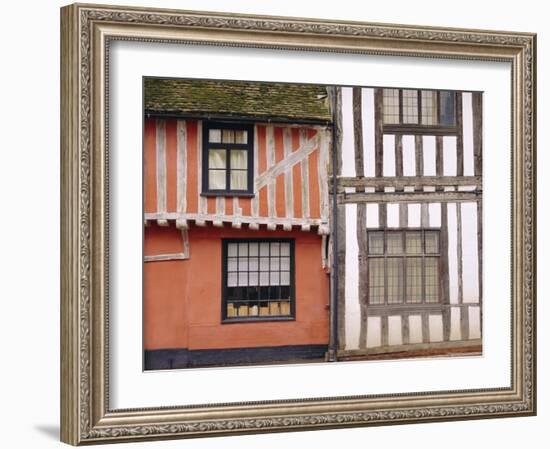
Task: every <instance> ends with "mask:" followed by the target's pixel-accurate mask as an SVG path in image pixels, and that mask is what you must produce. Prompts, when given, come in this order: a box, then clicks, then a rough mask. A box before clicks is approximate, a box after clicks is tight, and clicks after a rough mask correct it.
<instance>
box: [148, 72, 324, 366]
mask: <svg viewBox="0 0 550 449" xmlns="http://www.w3.org/2000/svg"><path fill="white" fill-rule="evenodd" d="M144 99H145V116H144V177H143V179H144V219H145V228H144V229H145V230H144V242H145V244H144V246H145V253H144V263H145V265H144V316H145V319H144V346H145V368H146V369H163V368H179V367H188V366H205V365H216V364H226V363H245V362H254V361H259V362H262V361H278V360H287V359H307V358H321V359H322V358H323V357H324V355H325V353H326V351H327V345H328V314H329V312H328V302H329V278H328V274H327V273H328V271H327V257H328V251H327V248H328V234H329V226H328V224H329V197H328V169H327V164H328V157H329V146H330V142H331V118H332V116H331V112H330V108H329V100H328V93H327V89H326V88H325V87H322V86H321V87H319V86H299V85H282V84H277V85H274V84H261V83H245V82H218V81H198V80H193V81H191V80H189V81H187V80H170V79H145V80H144Z"/></svg>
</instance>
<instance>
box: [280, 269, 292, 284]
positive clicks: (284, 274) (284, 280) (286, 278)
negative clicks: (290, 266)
mask: <svg viewBox="0 0 550 449" xmlns="http://www.w3.org/2000/svg"><path fill="white" fill-rule="evenodd" d="M281 285H290V272H288V271H281Z"/></svg>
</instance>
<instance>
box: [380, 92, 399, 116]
mask: <svg viewBox="0 0 550 449" xmlns="http://www.w3.org/2000/svg"><path fill="white" fill-rule="evenodd" d="M383 103H384V123H387V124H396V123H399V89H384V91H383Z"/></svg>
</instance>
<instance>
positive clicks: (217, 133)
mask: <svg viewBox="0 0 550 449" xmlns="http://www.w3.org/2000/svg"><path fill="white" fill-rule="evenodd" d="M208 140H209V141H210V142H212V143H220V142H221V141H222V131H221V130H220V129H210V130H208Z"/></svg>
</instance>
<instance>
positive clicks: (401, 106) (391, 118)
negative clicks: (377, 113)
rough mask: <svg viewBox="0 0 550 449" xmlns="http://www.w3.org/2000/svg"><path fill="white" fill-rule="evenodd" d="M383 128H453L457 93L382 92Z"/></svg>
mask: <svg viewBox="0 0 550 449" xmlns="http://www.w3.org/2000/svg"><path fill="white" fill-rule="evenodd" d="M382 100H383V103H384V107H383V120H384V125H386V126H387V125H390V127H391V126H392V125H413V126H417V127H420V128H421V127H455V126H456V92H454V91H445V90H442V91H435V90H417V89H383V95H382Z"/></svg>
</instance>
